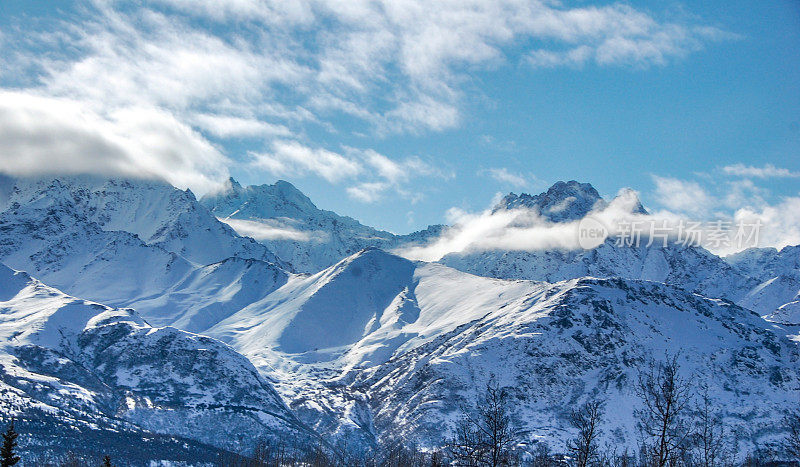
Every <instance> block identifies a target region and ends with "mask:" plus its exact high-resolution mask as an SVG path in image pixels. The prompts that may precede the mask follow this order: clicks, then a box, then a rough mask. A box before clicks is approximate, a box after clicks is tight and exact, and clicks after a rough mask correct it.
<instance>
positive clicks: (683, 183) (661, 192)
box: [653, 175, 715, 215]
mask: <svg viewBox="0 0 800 467" xmlns="http://www.w3.org/2000/svg"><path fill="white" fill-rule="evenodd" d="M653 181H654V182H655V184H656V192H655V194H656V199H657V201H658V202H659V204H661V205H662V206H664V207H666V208H667V209H671V210H674V211H677V212H681V213H687V214H694V215H702V214H706V213H708V212H709V211H710V210H711V209H712V208H713V207H714V204H715V201H714V198H713V197H712V196H711V195H710V194H709V193H708V192H707V191H706V190H705V189H704V188H703V187H702V186H700V184H699V183H697V182H693V181H687V180H679V179H677V178H671V177H659V176H657V175H653Z"/></svg>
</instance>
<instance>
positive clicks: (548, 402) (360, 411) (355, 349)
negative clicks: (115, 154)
mask: <svg viewBox="0 0 800 467" xmlns="http://www.w3.org/2000/svg"><path fill="white" fill-rule="evenodd" d="M608 205H609V203H608V202H606V201H605V200H603V198H602V197H601V196H600V195H599V193H598V192H597V191H596V190H595V189H594V188H593V187H592V186H591V185H589V184H586V183H578V182H574V181H570V182H559V183H557V184H555V185H554V186H553V187H551V188H550V189H549V190H547V191H546V192H544V193H542V194H540V195H533V196H532V195H527V194H520V195H516V194H513V193H511V194H509V195H507V196H505V197H503V198H502V199H501V201H500V202H499V203H498V204H497V205H496V206H494V207H493V208H492V209H491V210H489V213H488V214H487V215H498V214H500V213H502V212H503V211H509V210H524V211H526V212H528V211H529V212H531V213H533V215H536V216H540V217H542V218H544V219H545V220H546V221H547V222H550V223H554V224H557V223H563V222H574V221H578V220H580V219H582V218H583V217H585V216H587V215H589V214H590V213H592V212H595V211H597V210H601V209H604V208H605V207H607V206H608ZM0 210H1V212H0V262H2V263H3V264H4V265H5V266H0V279H2V280H1V281H0V319H2V321H1V322H0V337H2V339H1V340H2V342H3V348H2V349H0V352H1V353H0V358H2V362H3V369H2V375H0V381H1V382H2V388H3V391H2V396H1V397H2V399H1V400H2V401H3V405H4V409H5V413H11V414H15V415H16V416H18V417H19V418H20V419H21V420H29V421H28V422H26V423H29V424H32V423H33V422H32V421H39V422H37V423H40V425H41V427H46V428H41V429H39V430H38V431H37V433H45V432H54V431H53V430H56V428H52V427H65V426H67V427H69V426H76V427H89V426H91V427H93V429H95V430H100V431H101V432H103V433H106V432H108V433H118V434H119V435H118V438H115V439H119V440H120V441H119V442H120V443H122V442H123V441H122V440H123V439H134V438H140V439H144V438H148V437H149V438H148V439H155V440H158V442H157V443H156V442H154V443H153V446H154V448H153V449H151V450H149V451H148V453H144V452H138V453H136V454H135V455H133V454H132V455H130V456H129V457H130V458H131V460H132V461H136V460H137V459H142V458H144V457H146V456H148V455H149V456H151V458H158V459H177V460H187V461H191V460H193V458H191V456H190V455H189V452H195V453H201V454H202V455H206V456H212V455H214V452H215V450H234V451H236V450H241V449H244V448H246V447H247V446H245V443H246V442H247V441H252V440H253V439H256V438H259V437H270V436H272V437H281V436H292V437H298V438H305V439H309V440H312V439H324V440H329V441H335V440H347V442H350V443H355V444H358V445H360V446H364V447H365V448H368V447H370V446H374V445H376V444H379V443H385V442H389V441H402V442H408V443H410V442H413V443H416V444H418V445H421V446H429V447H433V446H437V445H441V443H442V442H443V441H444V438H445V437H447V436H448V435H449V433H451V431H449V430H452V428H453V423H454V422H455V420H456V418H457V417H458V412H459V409H460V408H461V407H463V406H466V405H469V404H471V403H472V402H474V401H475V400H477V398H478V397H479V391H478V388H480V387H482V386H484V385H485V384H486V382H487V381H488V380H490V379H492V380H496V381H498V382H499V383H500V384H501V385H503V386H505V387H508V388H510V390H511V391H512V394H513V397H514V400H515V401H517V403H516V404H515V405H516V406H517V410H516V412H515V420H514V422H515V426H516V427H517V428H518V430H520V432H521V433H524V435H525V437H526V438H527V439H528V441H529V442H548V443H549V444H551V445H552V446H553V447H554V448H555V449H563V448H564V446H563V440H564V439H566V435H567V434H568V433H569V428H568V427H569V424H568V420H567V415H568V410H569V408H570V407H573V406H574V405H575V404H577V403H580V402H582V401H585V400H588V399H590V398H593V397H598V396H600V395H602V397H603V398H604V399H605V400H606V401H607V404H608V407H609V410H608V413H609V414H611V415H610V416H609V417H608V419H607V420H605V422H604V423H605V428H606V429H605V430H604V433H605V441H606V442H608V443H614V444H615V445H618V446H629V447H633V446H635V442H636V437H635V426H634V421H633V410H634V409H635V408H636V407H637V405H636V404H637V401H636V397H635V394H634V381H635V379H636V375H637V372H638V371H639V369H640V368H641V367H642V366H643V365H645V364H646V363H647V362H648V360H649V359H650V358H663V357H664V356H665V355H678V356H679V359H680V361H681V367H682V369H683V370H684V371H686V373H687V375H693V376H692V380H693V381H694V382H695V383H697V384H701V383H702V384H703V385H704V386H706V387H707V388H708V391H709V393H710V395H711V397H712V398H713V400H714V401H715V404H716V406H717V407H718V408H719V411H720V414H721V416H723V417H724V419H725V420H726V424H728V425H729V426H730V427H731V429H732V430H734V431H735V432H736V434H737V439H738V440H739V442H740V445H739V446H738V449H739V450H740V451H742V452H745V451H747V450H749V449H753V448H754V447H755V446H759V445H763V444H764V443H769V442H772V441H775V440H776V439H778V438H779V437H780V436H781V435H782V433H781V431H780V428H779V424H777V423H776V421H777V420H779V419H780V418H781V417H782V416H783V414H784V413H785V412H786V410H788V408H790V407H794V406H796V405H797V402H798V398H800V352H799V351H798V342H800V305H798V303H800V295H798V293H799V292H800V247H797V246H794V247H792V246H790V247H785V248H783V249H782V250H780V251H778V250H775V249H750V250H746V251H744V252H741V253H739V254H736V255H732V256H729V257H725V258H721V257H718V256H716V255H713V254H712V253H710V252H708V251H706V250H704V249H702V248H700V247H684V246H679V245H677V244H669V245H667V246H664V247H659V246H651V247H645V246H640V247H626V246H617V245H615V244H614V243H612V242H610V241H607V242H605V243H603V244H601V245H600V246H598V247H597V248H594V249H591V250H582V249H576V250H567V249H540V250H514V249H493V250H484V251H480V250H466V251H461V252H453V253H450V254H448V255H446V256H444V257H443V258H441V260H439V261H436V262H424V261H415V260H410V259H407V258H404V257H402V256H399V255H398V254H395V253H396V252H398V251H402V249H403V248H405V247H409V246H419V245H426V244H429V243H430V242H434V241H436V240H437V239H438V238H440V237H441V236H443V235H446V234H447V232H448V231H449V229H451V228H453V227H448V226H441V225H439V226H431V227H429V228H428V229H426V230H423V231H420V232H415V233H412V234H408V235H396V234H393V233H390V232H386V231H381V230H378V229H374V228H371V227H368V226H365V225H362V224H361V223H359V222H358V221H356V220H354V219H352V218H349V217H344V216H339V215H337V214H336V213H333V212H331V211H325V210H321V209H318V208H317V207H316V206H315V205H314V204H313V203H312V202H311V200H310V199H309V198H308V197H306V196H305V195H304V194H303V193H302V192H300V191H299V190H297V189H296V188H295V187H294V186H292V185H291V184H290V183H288V182H285V181H279V182H277V183H275V184H274V185H260V186H249V187H243V186H241V185H240V184H239V183H237V182H236V181H235V180H233V179H231V180H229V181H228V182H227V184H226V186H225V187H224V188H223V189H222V190H221V191H219V192H216V193H212V194H209V195H206V196H204V197H203V198H201V199H200V200H197V199H196V198H195V196H194V195H193V194H192V193H191V192H189V191H182V190H179V189H176V188H174V187H172V186H170V185H168V184H166V183H164V182H160V181H153V180H137V179H112V178H99V177H57V178H37V179H12V178H8V177H3V178H2V179H0ZM631 211H632V213H634V214H646V212H647V211H646V210H645V208H644V207H643V206H642V205H641V203H638V201H637V202H636V203H635V204H634V206H633V208H632V210H631ZM392 252H395V253H392ZM22 271H24V272H22ZM45 284H46V285H45ZM76 297H80V298H76ZM31 426H32V425H31ZM223 432H224V433H236V436H235V437H233V438H231V437H230V436H225V435H224V433H223ZM114 436H117V435H114ZM326 442H328V441H326ZM27 443H28V444H27V445H26V446H25V449H29V450H31V451H36V450H40V451H41V450H46V449H56V448H63V446H58V445H57V444H55V441H54V439H53V437H50V438H48V437H47V436H44V435H41V434H40V435H37V436H36V437H33V438H32V439H30V440H29V441H27ZM181 443H183V444H181ZM187 443H188V444H187ZM192 443H193V444H192ZM559 443H561V444H559ZM156 444H158V445H157V446H156ZM179 446H190V447H184V448H180V447H179ZM192 446H194V447H192ZM195 447H196V448H195ZM87 449H88V448H87ZM92 449H97V447H92ZM203 453H205V454H203ZM201 454H197V455H198V456H200V457H202V455H201ZM137 456H138V457H137Z"/></svg>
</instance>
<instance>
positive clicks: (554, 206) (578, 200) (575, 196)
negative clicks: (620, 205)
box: [493, 180, 605, 222]
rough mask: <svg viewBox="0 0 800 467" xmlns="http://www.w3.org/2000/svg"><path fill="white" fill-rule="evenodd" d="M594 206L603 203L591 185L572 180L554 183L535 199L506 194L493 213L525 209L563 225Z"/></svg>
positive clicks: (582, 215) (534, 197)
mask: <svg viewBox="0 0 800 467" xmlns="http://www.w3.org/2000/svg"><path fill="white" fill-rule="evenodd" d="M598 203H605V201H603V198H602V197H601V196H600V193H598V192H597V190H596V189H595V188H594V187H593V186H592V185H591V184H589V183H580V182H577V181H575V180H570V181H567V182H564V181H558V182H556V183H555V184H553V186H551V187H550V188H548V189H547V191H545V192H543V193H539V194H538V195H529V194H527V193H521V194H519V195H517V194H515V193H509V194H507V195H506V196H504V197H503V199H502V200H500V202H499V203H498V204H497V205H496V206H495V208H494V209H493V212H496V211H499V210H502V209H517V208H529V209H534V210H537V211H538V212H539V213H540V214H541V215H542V216H543V217H545V218H547V219H548V220H550V221H552V222H565V221H572V220H577V219H580V218H582V217H584V216H585V215H586V214H588V213H589V211H591V210H592V209H594V208H595V207H596V206H597V204H598Z"/></svg>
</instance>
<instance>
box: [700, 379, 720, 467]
mask: <svg viewBox="0 0 800 467" xmlns="http://www.w3.org/2000/svg"><path fill="white" fill-rule="evenodd" d="M713 408H714V406H713V401H712V400H711V397H710V396H709V394H708V386H707V385H705V384H704V385H703V386H702V393H701V400H700V402H699V403H698V404H697V406H696V407H695V412H696V413H697V417H696V423H695V427H696V429H695V439H696V440H697V443H696V448H697V456H696V458H697V460H696V463H697V464H699V465H701V466H703V467H712V466H715V465H720V464H721V463H723V462H724V460H725V451H726V449H725V437H726V435H725V426H724V425H723V423H722V419H721V417H720V416H719V414H717V413H716V412H715V411H714V410H713Z"/></svg>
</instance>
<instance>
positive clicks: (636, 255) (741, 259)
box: [440, 181, 800, 323]
mask: <svg viewBox="0 0 800 467" xmlns="http://www.w3.org/2000/svg"><path fill="white" fill-rule="evenodd" d="M607 205H608V203H607V202H606V201H605V200H603V199H602V198H601V197H600V195H599V194H598V193H597V191H596V190H595V189H594V188H593V187H592V186H591V185H589V184H586V183H578V182H575V181H570V182H558V183H556V184H555V185H553V186H552V187H551V188H550V189H548V190H547V191H546V192H544V193H541V194H539V195H535V196H531V195H527V194H522V195H515V194H514V193H511V194H509V195H507V196H506V197H504V198H503V199H502V200H501V201H500V202H499V203H498V204H497V205H496V206H495V207H494V209H493V210H492V213H493V214H494V213H497V212H498V211H502V210H506V209H520V208H522V209H529V210H531V211H532V212H534V213H536V214H538V215H541V216H543V217H545V218H546V219H547V220H549V221H550V222H554V223H559V222H569V221H577V220H580V219H582V218H583V217H584V216H586V215H587V214H588V213H590V212H591V211H592V210H598V209H603V208H604V207H605V206H607ZM633 213H635V214H646V213H647V211H646V210H645V209H644V207H643V206H642V205H641V203H638V202H637V203H636V205H635V206H634V209H633ZM440 262H441V263H442V264H446V265H448V266H450V267H453V268H455V269H458V270H461V271H465V272H469V273H471V274H477V275H481V276H486V277H495V278H501V279H527V280H538V281H548V282H555V281H561V280H567V279H573V278H578V277H584V276H593V277H606V278H610V277H621V278H625V279H635V280H651V281H657V282H663V283H666V284H670V285H674V286H677V287H681V288H684V289H686V290H689V291H693V292H697V293H700V294H703V295H705V296H707V297H714V298H724V299H727V300H731V301H734V302H736V303H737V304H739V305H741V306H744V307H746V308H749V309H751V310H754V311H756V312H758V313H759V314H761V315H764V316H767V315H768V316H769V317H770V319H774V320H776V321H779V322H783V323H789V322H793V323H796V322H798V321H800V317H798V316H796V315H795V314H794V311H793V310H796V309H797V305H796V304H795V303H793V302H796V301H797V300H798V299H800V295H798V294H799V293H800V247H798V246H795V247H786V248H784V249H783V250H781V251H780V252H778V251H776V250H775V249H772V248H764V249H751V250H747V251H744V252H742V253H739V254H736V255H732V256H730V257H728V258H720V257H719V256H716V255H714V254H712V253H710V252H708V251H706V250H705V249H703V248H701V247H687V246H682V245H678V244H675V243H669V244H667V245H666V246H662V245H660V244H658V243H656V244H655V245H653V246H650V247H646V246H644V245H642V246H624V245H623V246H618V245H616V244H615V242H614V241H612V240H607V241H606V242H604V243H603V244H601V245H600V246H598V247H597V248H594V249H591V250H583V249H575V250H564V249H531V250H505V249H492V250H476V249H470V250H466V251H463V252H457V253H450V254H447V255H445V256H444V257H443V258H442V259H441V260H440ZM790 303H791V304H790ZM784 305H786V306H785V307H784ZM781 307H784V308H781ZM779 310H780V311H779ZM795 320H797V321H795Z"/></svg>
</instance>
